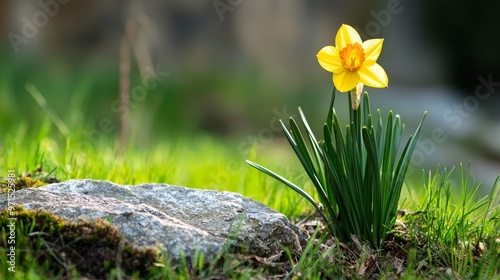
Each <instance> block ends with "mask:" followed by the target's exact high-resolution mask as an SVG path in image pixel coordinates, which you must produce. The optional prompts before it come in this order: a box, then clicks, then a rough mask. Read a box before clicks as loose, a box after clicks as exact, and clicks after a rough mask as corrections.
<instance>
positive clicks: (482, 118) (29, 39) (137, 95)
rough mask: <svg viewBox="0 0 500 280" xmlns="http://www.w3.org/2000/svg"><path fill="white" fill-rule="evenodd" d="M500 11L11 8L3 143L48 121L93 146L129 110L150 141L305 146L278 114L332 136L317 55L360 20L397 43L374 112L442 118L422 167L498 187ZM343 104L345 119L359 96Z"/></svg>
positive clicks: (0, 76) (355, 4)
mask: <svg viewBox="0 0 500 280" xmlns="http://www.w3.org/2000/svg"><path fill="white" fill-rule="evenodd" d="M498 11H500V2H498V1H476V2H474V5H471V4H469V3H450V2H449V1H444V0H435V1H411V0H401V1H399V0H384V1H360V0H356V1H326V0H324V1H323V0H317V1H298V0H212V1H206V0H205V1H202V0H190V1H159V0H149V1H121V0H108V1H97V0H86V1H82V0H59V1H57V0H33V1H29V0H24V1H13V0H11V1H1V2H0V32H1V34H2V35H1V37H0V61H1V64H0V125H1V128H0V134H1V136H0V137H1V138H0V146H2V145H6V142H5V141H6V140H5V139H7V138H9V137H10V138H11V139H14V138H16V137H21V136H25V137H29V136H30V135H34V136H36V135H37V133H39V130H40V129H42V130H44V129H45V130H46V131H50V134H51V135H52V137H53V138H54V139H55V141H58V142H60V143H61V145H64V143H65V138H66V137H67V136H68V135H65V134H68V133H70V132H75V131H76V132H78V133H81V134H82V137H83V138H84V139H87V140H88V142H89V143H92V142H93V141H98V140H99V139H101V137H105V138H110V139H116V138H117V137H118V135H119V131H120V124H121V122H120V113H123V112H124V110H126V112H127V114H128V116H129V118H128V119H129V120H130V124H129V125H130V127H129V135H130V141H131V142H132V145H134V146H136V147H138V148H148V147H149V146H151V145H154V144H155V143H159V142H163V141H171V140H175V139H177V138H178V137H181V136H183V137H186V136H188V137H192V138H196V137H198V136H199V135H201V134H208V135H211V136H213V137H214V138H217V139H220V140H221V141H227V143H231V144H228V147H230V149H234V152H235V153H241V154H242V159H245V158H246V156H247V155H246V153H247V152H248V147H249V146H251V145H258V147H259V148H260V151H259V152H260V153H261V154H266V153H270V154H271V153H272V151H274V150H276V149H283V151H285V152H287V153H288V152H289V153H291V150H290V149H288V144H287V143H286V142H285V141H283V138H282V135H281V132H280V131H279V129H277V122H276V120H277V119H278V118H283V119H287V118H288V117H289V116H297V115H298V114H297V107H299V106H301V107H302V109H303V110H304V112H305V114H306V115H307V117H308V119H309V122H310V123H311V124H314V127H313V129H315V130H316V131H318V133H320V131H321V130H320V129H321V126H322V122H323V121H324V119H325V117H326V113H327V106H328V105H327V104H328V101H329V100H330V96H331V88H332V82H331V74H330V73H328V72H326V71H324V70H323V69H322V68H321V67H320V66H319V64H318V63H317V60H316V54H317V52H318V51H319V50H320V49H321V48H322V47H323V46H326V45H334V38H335V34H336V31H337V29H338V28H339V27H340V25H341V24H342V23H347V24H350V25H351V26H353V27H355V28H356V29H357V30H358V32H359V33H360V34H361V36H362V39H364V40H365V39H368V38H378V37H379V38H385V41H384V48H383V50H382V54H381V56H380V58H379V61H378V62H379V64H380V65H382V66H383V67H384V68H385V69H386V72H387V73H388V76H389V88H387V89H382V90H380V89H371V88H366V87H365V90H367V91H368V92H369V93H370V95H371V101H372V106H373V107H375V108H380V109H381V110H382V113H383V115H386V112H387V111H388V110H394V111H395V113H398V114H401V117H402V120H403V122H404V123H406V133H407V135H408V134H409V133H411V132H412V131H414V130H415V128H416V126H417V124H418V122H419V121H420V119H421V117H422V114H423V112H424V111H427V112H428V116H427V119H426V121H425V125H424V129H423V132H422V133H423V134H422V135H421V138H420V139H421V140H420V144H419V146H418V147H417V150H416V152H415V155H414V158H413V161H412V163H413V167H412V169H411V170H410V172H411V173H412V174H413V176H420V172H418V170H420V169H422V168H425V169H432V170H434V169H435V167H436V165H437V164H442V165H443V166H448V167H451V166H456V165H458V164H459V163H460V162H464V163H467V162H468V161H469V160H470V161H471V162H472V170H473V172H474V174H475V175H476V177H477V179H478V180H480V181H483V183H484V184H485V185H486V186H491V185H492V184H493V181H494V179H495V178H496V176H497V175H498V174H499V173H500V110H499V105H500V98H499V92H500V68H499V66H500V52H498V46H499V43H500V31H499V30H500V21H499V20H498V17H497V15H496V13H497V12H498ZM127 23H128V24H129V25H128V26H129V29H130V30H132V31H130V30H129V33H127V32H126V31H125V30H126V25H127ZM124 38H125V41H126V42H128V43H129V44H130V48H131V49H130V51H131V54H130V71H131V74H130V81H129V82H130V92H131V95H130V99H129V103H128V106H127V107H126V108H124V107H121V106H120V103H119V92H120V71H119V69H120V61H121V60H122V62H123V58H122V59H121V58H120V48H121V47H123V40H124ZM27 83H28V85H29V86H28V88H31V89H33V88H36V89H37V91H39V93H40V94H41V96H43V98H44V100H45V101H46V103H44V102H42V101H40V100H37V98H36V96H34V95H33V93H30V92H29V90H27V88H26V85H27ZM336 102H337V103H336V108H337V110H338V111H339V113H340V114H346V112H347V96H346V95H342V96H339V98H338V100H337V101H336ZM44 104H45V105H44ZM44 106H45V107H44ZM48 108H50V109H48ZM47 110H50V111H51V112H53V114H54V115H56V116H58V117H59V118H60V119H61V120H60V121H61V122H59V125H57V123H58V121H57V118H56V119H55V120H54V118H53V117H52V118H51V119H50V120H51V121H50V122H48V121H47V119H46V118H45V116H46V115H47V112H48V111H47ZM61 126H62V127H63V128H61ZM64 127H65V128H66V129H65V128H64ZM13 134H16V135H13ZM4 149H5V148H4ZM0 150H1V149H0Z"/></svg>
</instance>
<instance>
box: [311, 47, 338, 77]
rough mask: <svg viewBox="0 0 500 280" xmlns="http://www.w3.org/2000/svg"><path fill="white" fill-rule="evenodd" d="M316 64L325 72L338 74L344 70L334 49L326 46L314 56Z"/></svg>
mask: <svg viewBox="0 0 500 280" xmlns="http://www.w3.org/2000/svg"><path fill="white" fill-rule="evenodd" d="M316 57H317V58H318V62H319V64H320V65H321V67H323V68H324V69H325V70H326V71H328V72H332V73H339V72H342V71H343V70H344V68H343V67H342V62H341V61H340V57H339V51H338V50H337V48H336V47H332V46H326V47H324V48H322V49H321V50H320V51H319V52H318V54H317V55H316Z"/></svg>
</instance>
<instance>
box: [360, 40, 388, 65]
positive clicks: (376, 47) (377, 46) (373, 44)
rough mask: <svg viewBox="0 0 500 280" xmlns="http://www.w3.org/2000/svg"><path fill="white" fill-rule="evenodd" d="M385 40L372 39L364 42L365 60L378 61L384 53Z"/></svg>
mask: <svg viewBox="0 0 500 280" xmlns="http://www.w3.org/2000/svg"><path fill="white" fill-rule="evenodd" d="M383 43H384V39H370V40H366V41H364V42H363V44H362V46H363V49H364V51H365V59H366V60H373V61H376V60H377V59H378V56H379V55H380V52H381V51H382V44H383Z"/></svg>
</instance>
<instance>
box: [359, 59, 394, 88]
mask: <svg viewBox="0 0 500 280" xmlns="http://www.w3.org/2000/svg"><path fill="white" fill-rule="evenodd" d="M358 74H359V79H360V80H361V82H362V83H363V84H365V85H367V86H370V87H374V88H385V87H387V84H388V83H389V78H388V77H387V74H386V73H385V70H384V68H382V66H380V65H379V64H377V63H374V64H373V65H371V66H367V65H365V64H363V66H362V67H361V68H359V70H358Z"/></svg>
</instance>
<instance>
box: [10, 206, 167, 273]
mask: <svg viewBox="0 0 500 280" xmlns="http://www.w3.org/2000/svg"><path fill="white" fill-rule="evenodd" d="M15 214H16V215H15V218H16V219H17V220H15V224H16V249H17V248H19V249H21V248H22V251H23V253H22V254H18V259H17V263H18V264H22V263H24V262H25V261H29V260H34V261H36V262H37V263H38V264H39V265H41V266H45V265H47V266H49V270H50V271H51V272H52V273H54V275H61V274H67V273H71V270H72V269H76V271H77V272H78V274H80V275H82V276H87V277H98V278H102V277H106V276H109V273H110V272H111V271H112V270H113V269H121V270H122V271H123V272H125V273H126V274H127V275H136V276H139V277H141V278H143V277H146V276H149V275H151V274H154V269H155V266H154V264H155V263H156V262H161V260H160V254H159V251H158V250H156V249H154V248H138V247H135V246H132V245H129V244H126V243H125V242H124V241H123V237H122V236H121V234H120V233H119V232H118V230H117V229H116V227H114V226H112V225H110V224H109V223H108V222H107V221H103V220H97V221H93V222H91V221H86V220H82V221H78V222H69V221H66V220H63V219H61V218H59V217H57V216H55V215H53V214H51V213H48V212H46V211H33V210H26V209H24V208H23V207H16V208H15ZM8 218H13V216H11V215H10V213H9V211H8V210H7V209H5V210H2V211H0V227H1V228H2V238H0V247H1V248H8V246H11V245H8V244H7V238H6V236H7V235H8V233H9V229H8V228H7V225H8V224H9V223H11V221H12V220H8ZM6 233H7V234H6ZM117 260H118V261H117Z"/></svg>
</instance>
